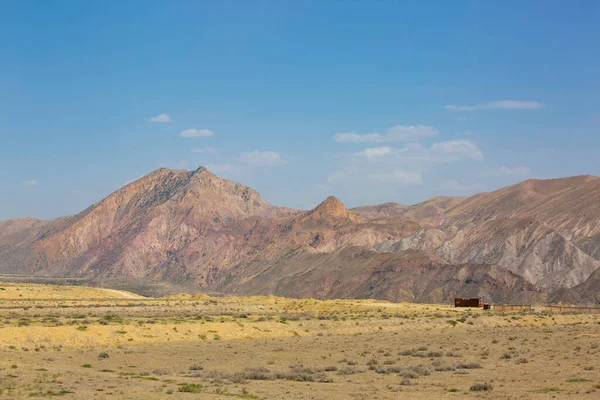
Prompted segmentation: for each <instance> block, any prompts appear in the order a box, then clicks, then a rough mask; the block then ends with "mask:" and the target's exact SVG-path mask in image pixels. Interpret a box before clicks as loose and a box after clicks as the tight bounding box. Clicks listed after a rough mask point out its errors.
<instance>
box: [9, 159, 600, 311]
mask: <svg viewBox="0 0 600 400" xmlns="http://www.w3.org/2000/svg"><path fill="white" fill-rule="evenodd" d="M599 248H600V178H597V177H592V176H581V177H572V178H564V179H552V180H529V181H525V182H523V183H520V184H517V185H513V186H509V187H507V188H504V189H500V190H498V191H495V192H492V193H482V194H478V195H475V196H472V197H469V198H460V197H437V198H433V199H430V200H428V201H425V202H423V203H421V204H417V205H414V206H403V205H400V204H397V203H387V204H382V205H376V206H365V207H358V208H355V209H353V210H349V209H348V208H346V206H345V205H344V204H343V203H342V202H341V201H340V200H338V199H337V198H335V197H329V198H328V199H326V200H325V201H323V202H322V203H321V204H319V205H318V206H317V207H315V208H314V209H312V210H309V211H300V210H292V209H287V208H282V207H276V206H273V205H271V204H269V203H268V202H266V201H265V200H264V199H262V198H261V197H260V195H259V194H258V193H257V192H256V191H254V190H252V189H251V188H249V187H247V186H244V185H241V184H238V183H234V182H231V181H228V180H225V179H221V178H219V177H217V176H215V175H213V174H212V173H211V172H210V171H208V170H207V169H205V168H199V169H198V170H196V171H173V170H168V169H159V170H157V171H154V172H153V173H151V174H149V175H147V176H145V177H143V178H141V179H139V180H137V181H135V182H133V183H131V184H129V185H127V186H125V187H124V188H122V189H120V190H118V191H116V192H115V193H113V194H111V195H110V196H108V197H107V198H105V199H104V200H102V201H100V202H98V203H96V204H93V205H92V206H90V207H89V208H88V209H86V210H84V211H82V212H81V213H79V214H77V215H74V216H71V217H64V218H60V219H57V220H54V221H39V220H34V219H17V220H9V221H0V273H9V274H21V275H23V274H27V275H31V274H34V275H41V276H54V277H80V278H90V279H94V278H96V279H97V278H119V279H137V280H142V281H156V280H159V281H168V282H173V283H177V284H185V285H187V287H190V288H196V289H198V290H205V291H220V292H228V293H239V294H248V295H250V294H277V295H286V296H295V297H319V298H365V297H366V298H381V299H388V300H395V301H397V300H406V301H420V302H425V301H427V302H431V301H434V302H437V301H440V302H441V301H448V300H449V299H451V298H452V297H454V296H457V295H459V296H476V295H477V296H479V295H483V296H486V297H487V298H489V299H491V300H495V301H529V302H530V301H547V300H548V299H552V300H553V301H560V300H561V299H564V300H573V299H576V300H578V301H580V302H596V301H598V302H600V296H597V295H596V293H590V292H593V291H594V290H597V288H598V287H599V285H598V283H597V282H599V281H600V280H599V278H598V277H599V276H600V275H598V273H599V271H600V269H599V268H600V250H599Z"/></svg>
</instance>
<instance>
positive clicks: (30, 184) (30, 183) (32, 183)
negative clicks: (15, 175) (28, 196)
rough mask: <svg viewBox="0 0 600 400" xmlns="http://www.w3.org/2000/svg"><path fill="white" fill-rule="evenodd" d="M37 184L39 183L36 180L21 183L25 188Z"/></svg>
mask: <svg viewBox="0 0 600 400" xmlns="http://www.w3.org/2000/svg"><path fill="white" fill-rule="evenodd" d="M39 183H40V181H38V180H37V179H29V180H26V181H25V182H23V185H25V187H33V186H37V185H38V184H39Z"/></svg>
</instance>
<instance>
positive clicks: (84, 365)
mask: <svg viewBox="0 0 600 400" xmlns="http://www.w3.org/2000/svg"><path fill="white" fill-rule="evenodd" d="M82 367H83V368H92V366H91V365H90V364H83V365H82Z"/></svg>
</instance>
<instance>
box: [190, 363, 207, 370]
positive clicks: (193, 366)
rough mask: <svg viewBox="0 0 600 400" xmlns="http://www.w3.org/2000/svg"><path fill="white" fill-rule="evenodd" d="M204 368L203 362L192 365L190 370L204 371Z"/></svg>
mask: <svg viewBox="0 0 600 400" xmlns="http://www.w3.org/2000/svg"><path fill="white" fill-rule="evenodd" d="M202 370H204V365H202V364H192V365H190V371H202Z"/></svg>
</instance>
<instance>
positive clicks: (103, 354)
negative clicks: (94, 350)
mask: <svg viewBox="0 0 600 400" xmlns="http://www.w3.org/2000/svg"><path fill="white" fill-rule="evenodd" d="M108 357H110V356H109V355H108V353H106V352H104V351H103V352H102V353H100V354H98V358H108Z"/></svg>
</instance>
